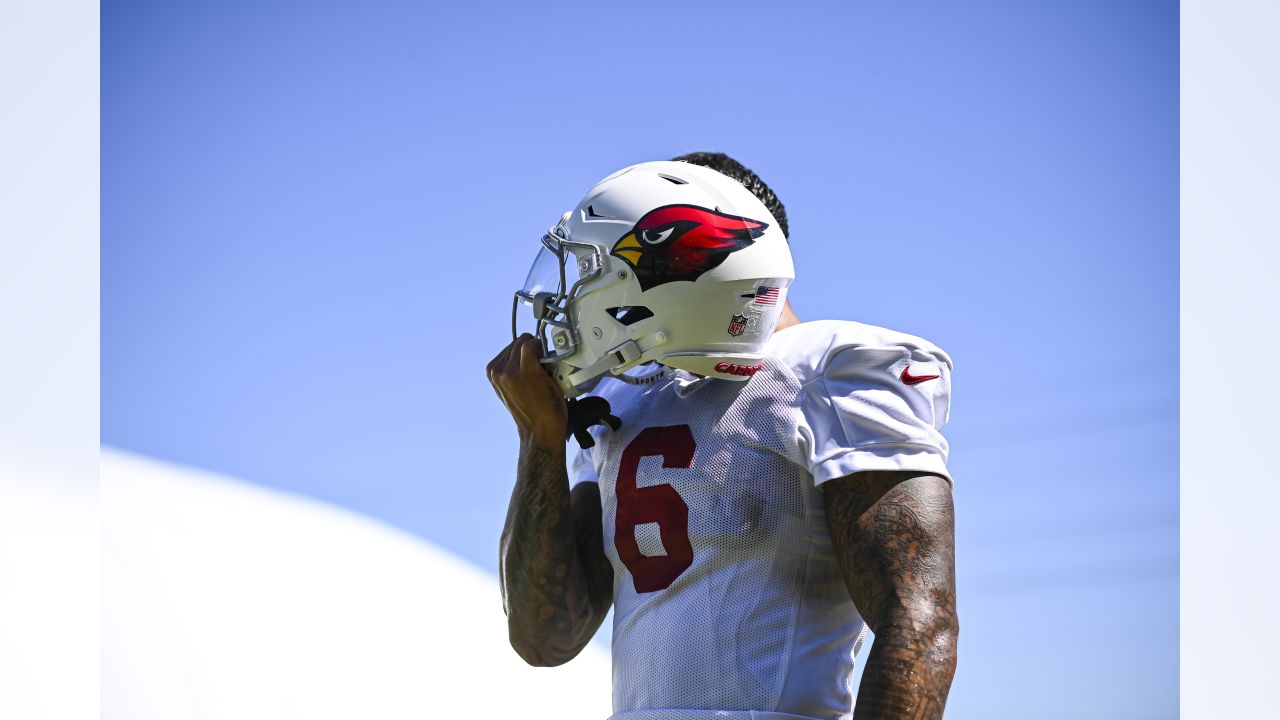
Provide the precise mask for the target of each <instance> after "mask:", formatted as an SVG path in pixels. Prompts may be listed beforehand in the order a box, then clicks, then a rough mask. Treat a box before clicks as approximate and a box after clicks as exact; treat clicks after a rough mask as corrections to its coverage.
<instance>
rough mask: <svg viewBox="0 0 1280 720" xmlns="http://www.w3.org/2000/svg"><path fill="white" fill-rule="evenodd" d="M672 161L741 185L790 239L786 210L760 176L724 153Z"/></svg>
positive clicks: (682, 157)
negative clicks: (697, 167)
mask: <svg viewBox="0 0 1280 720" xmlns="http://www.w3.org/2000/svg"><path fill="white" fill-rule="evenodd" d="M672 160H675V161H677V162H687V163H690V164H693V165H701V166H702V167H706V168H711V169H712V170H715V171H716V172H718V173H720V174H721V175H727V176H729V177H731V178H733V179H734V180H737V181H738V182H740V183H742V185H743V186H744V187H746V188H747V189H748V190H750V191H751V194H753V195H755V196H756V197H757V198H760V202H762V203H764V206H765V207H766V208H768V209H769V212H770V213H772V214H773V217H774V219H775V220H777V221H778V227H780V228H781V229H782V234H783V236H784V237H786V238H788V239H790V238H791V232H790V230H789V229H788V228H787V209H786V208H785V207H783V206H782V201H781V200H779V199H778V196H777V195H775V194H774V192H773V191H772V190H770V189H769V186H768V185H765V184H764V181H763V180H761V179H760V176H758V175H756V174H755V173H753V172H751V170H749V169H748V168H746V167H744V166H743V165H742V163H740V162H738V161H737V160H734V159H733V158H731V157H729V156H728V155H725V154H724V153H718V152H691V153H689V154H687V155H681V156H680V157H677V158H672Z"/></svg>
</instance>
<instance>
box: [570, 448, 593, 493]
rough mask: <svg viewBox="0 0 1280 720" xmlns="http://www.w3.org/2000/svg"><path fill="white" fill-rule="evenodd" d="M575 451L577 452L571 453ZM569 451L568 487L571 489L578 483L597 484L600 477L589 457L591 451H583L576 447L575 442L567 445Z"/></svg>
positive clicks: (591, 458)
mask: <svg viewBox="0 0 1280 720" xmlns="http://www.w3.org/2000/svg"><path fill="white" fill-rule="evenodd" d="M575 449H576V450H577V452H573V451H574V450H575ZM593 449H594V448H593ZM569 451H570V452H571V453H572V454H571V455H570V459H569V487H573V486H575V485H577V484H578V483H584V482H599V481H600V477H599V474H598V473H597V472H596V464H595V460H594V458H593V457H592V456H591V449H587V450H584V449H582V448H580V447H578V442H577V441H576V440H575V441H574V442H573V443H571V444H570V445H569Z"/></svg>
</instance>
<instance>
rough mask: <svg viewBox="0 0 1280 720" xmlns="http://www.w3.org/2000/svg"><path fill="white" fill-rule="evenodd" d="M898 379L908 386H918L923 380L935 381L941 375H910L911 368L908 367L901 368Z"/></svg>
mask: <svg viewBox="0 0 1280 720" xmlns="http://www.w3.org/2000/svg"><path fill="white" fill-rule="evenodd" d="M899 377H901V378H902V382H904V383H906V384H908V385H919V384H920V383H922V382H924V381H925V380H937V379H938V378H940V377H942V376H941V375H912V374H911V366H910V365H908V366H906V367H904V368H902V375H900V376H899Z"/></svg>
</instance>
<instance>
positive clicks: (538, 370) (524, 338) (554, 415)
mask: <svg viewBox="0 0 1280 720" xmlns="http://www.w3.org/2000/svg"><path fill="white" fill-rule="evenodd" d="M540 357H542V343H540V342H538V339H537V338H535V337H534V336H532V335H530V334H528V333H525V334H524V335H521V336H520V337H518V338H516V339H515V340H512V341H511V344H510V345H508V346H506V347H505V348H503V349H502V352H500V353H498V356H497V357H495V358H494V359H493V360H492V361H490V362H489V367H488V374H489V383H490V384H492V385H493V390H494V392H496V393H498V397H500V398H502V402H503V403H504V404H505V405H506V406H507V411H508V412H510V413H511V417H512V419H514V420H515V421H516V428H517V429H518V430H519V431H520V439H521V440H522V441H526V442H527V441H532V442H533V443H534V444H536V445H537V446H539V447H544V448H548V449H552V448H563V447H564V444H565V424H566V422H567V421H568V405H567V400H566V399H565V396H564V393H563V392H562V391H561V390H560V386H559V385H558V384H556V381H555V378H553V377H551V373H550V372H548V371H547V370H546V369H545V368H544V366H543V365H542V363H540V362H538V358H540Z"/></svg>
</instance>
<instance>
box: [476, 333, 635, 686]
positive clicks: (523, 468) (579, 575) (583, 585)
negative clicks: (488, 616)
mask: <svg viewBox="0 0 1280 720" xmlns="http://www.w3.org/2000/svg"><path fill="white" fill-rule="evenodd" d="M539 352H540V346H539V344H538V342H537V341H536V340H535V339H534V338H532V337H531V336H528V335H523V336H521V337H520V338H519V339H517V340H515V341H514V342H512V344H511V345H509V346H507V348H505V349H504V350H503V351H502V352H501V353H499V354H498V356H497V357H496V358H494V359H493V362H491V363H489V368H488V373H489V381H490V382H491V383H492V384H493V387H494V390H495V391H496V392H497V393H498V395H499V397H501V398H502V401H503V402H504V403H505V404H506V406H507V409H508V410H510V412H511V415H512V417H513V418H514V419H515V421H516V427H517V430H518V431H519V434H520V461H519V467H518V469H517V471H516V486H515V489H514V490H513V491H512V493H511V505H510V506H509V507H508V508H507V521H506V526H505V527H504V528H503V531H502V539H501V543H500V545H499V557H498V563H499V578H500V580H501V583H502V600H503V608H504V609H505V611H506V613H507V630H508V633H509V635H510V638H511V646H512V647H513V648H515V651H516V652H517V653H519V654H520V657H522V658H524V660H525V662H527V663H529V664H530V665H538V666H551V665H561V664H564V663H566V662H568V661H570V660H572V659H573V658H574V657H575V656H576V655H577V654H578V653H579V652H581V651H582V648H583V647H585V646H586V644H587V642H588V641H590V640H591V636H592V635H594V634H595V632H596V629H597V628H599V627H600V623H601V622H603V620H604V617H605V615H606V614H607V613H608V611H609V605H610V604H612V602H613V568H612V567H611V566H610V565H609V561H608V558H607V557H606V556H605V554H604V544H603V532H602V531H603V527H602V525H601V515H600V490H599V486H597V485H596V484H595V483H581V484H579V485H578V486H577V487H575V488H574V489H573V491H572V492H570V490H569V479H568V476H567V474H566V472H565V421H566V417H565V413H566V410H565V398H564V395H563V394H562V393H561V392H560V389H559V387H558V386H557V385H556V384H555V382H554V381H553V380H552V379H551V376H550V375H548V374H547V373H546V371H544V370H543V369H542V367H541V366H540V365H539V363H538V355H539Z"/></svg>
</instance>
